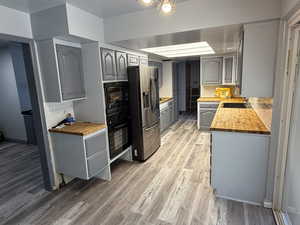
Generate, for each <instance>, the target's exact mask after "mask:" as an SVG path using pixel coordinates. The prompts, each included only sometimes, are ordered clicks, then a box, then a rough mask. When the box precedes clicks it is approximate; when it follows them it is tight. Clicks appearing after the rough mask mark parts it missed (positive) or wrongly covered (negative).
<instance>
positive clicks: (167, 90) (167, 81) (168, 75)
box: [159, 61, 173, 97]
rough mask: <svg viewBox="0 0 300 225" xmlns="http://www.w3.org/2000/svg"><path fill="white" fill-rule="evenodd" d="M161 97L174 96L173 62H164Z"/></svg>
mask: <svg viewBox="0 0 300 225" xmlns="http://www.w3.org/2000/svg"><path fill="white" fill-rule="evenodd" d="M159 96H160V97H173V62H172V61H168V62H163V76H162V85H161V87H160V88H159Z"/></svg>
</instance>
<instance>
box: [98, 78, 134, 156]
mask: <svg viewBox="0 0 300 225" xmlns="http://www.w3.org/2000/svg"><path fill="white" fill-rule="evenodd" d="M104 90H105V101H106V117H107V118H106V119H107V126H108V139H109V151H110V158H111V159H112V158H114V157H115V156H117V155H118V154H120V153H121V152H122V151H124V150H125V149H126V148H128V147H129V146H130V143H131V141H130V139H131V137H130V128H129V125H130V123H129V120H130V116H129V111H128V104H129V101H128V82H113V83H105V84H104Z"/></svg>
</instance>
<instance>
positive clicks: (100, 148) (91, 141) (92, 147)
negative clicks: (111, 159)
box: [85, 132, 107, 158]
mask: <svg viewBox="0 0 300 225" xmlns="http://www.w3.org/2000/svg"><path fill="white" fill-rule="evenodd" d="M85 148H86V157H87V158H88V157H90V156H92V155H94V154H96V153H98V152H106V151H107V149H106V135H105V132H102V133H100V134H97V135H95V136H92V137H90V138H87V139H86V140H85Z"/></svg>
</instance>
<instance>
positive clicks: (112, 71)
mask: <svg viewBox="0 0 300 225" xmlns="http://www.w3.org/2000/svg"><path fill="white" fill-rule="evenodd" d="M101 54H102V56H101V58H102V72H103V80H104V81H108V80H115V79H116V59H115V53H114V51H113V50H110V49H105V48H102V49H101Z"/></svg>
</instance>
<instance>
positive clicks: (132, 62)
mask: <svg viewBox="0 0 300 225" xmlns="http://www.w3.org/2000/svg"><path fill="white" fill-rule="evenodd" d="M127 57H128V66H138V65H140V58H139V57H138V56H136V55H129V54H128V56H127Z"/></svg>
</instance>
